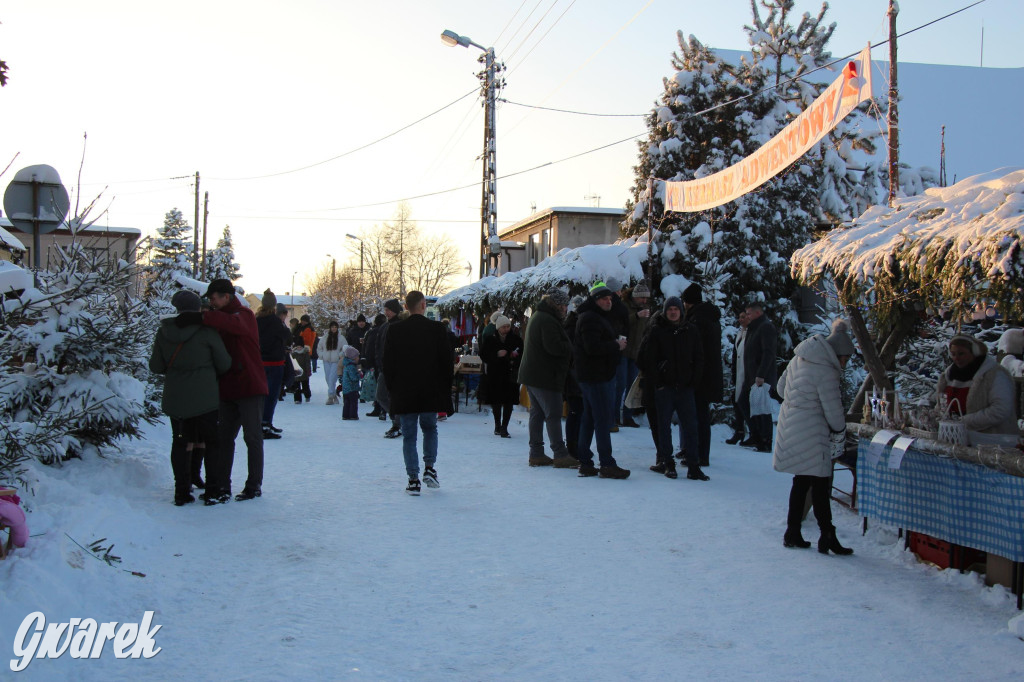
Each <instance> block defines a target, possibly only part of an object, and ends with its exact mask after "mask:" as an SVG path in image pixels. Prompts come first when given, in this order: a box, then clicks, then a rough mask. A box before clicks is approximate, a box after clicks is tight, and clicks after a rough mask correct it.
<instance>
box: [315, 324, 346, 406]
mask: <svg viewBox="0 0 1024 682" xmlns="http://www.w3.org/2000/svg"><path fill="white" fill-rule="evenodd" d="M341 338H342V336H341V335H340V334H339V333H338V323H337V322H335V321H334V320H331V323H330V325H329V326H328V329H327V338H326V339H324V342H323V345H321V347H320V359H321V360H323V361H324V379H325V380H326V381H327V404H328V405H337V404H338V396H337V395H336V394H335V392H334V387H335V385H337V383H338V360H340V359H341V353H342V351H343V350H344V346H345V344H344V343H342V342H341Z"/></svg>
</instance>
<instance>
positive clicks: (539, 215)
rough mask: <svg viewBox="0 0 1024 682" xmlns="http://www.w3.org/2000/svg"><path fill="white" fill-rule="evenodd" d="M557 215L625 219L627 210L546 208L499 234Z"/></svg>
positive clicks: (585, 207) (579, 207)
mask: <svg viewBox="0 0 1024 682" xmlns="http://www.w3.org/2000/svg"><path fill="white" fill-rule="evenodd" d="M556 213H558V214H563V215H564V214H577V215H580V214H590V215H606V216H614V217H620V218H621V217H625V215H626V210H625V209H622V208H595V207H593V206H552V207H550V208H545V209H542V210H540V211H537V212H536V213H534V214H533V215H531V216H530V217H528V218H524V219H523V220H520V221H519V222H517V223H513V224H511V225H509V226H508V227H506V228H504V229H502V230H500V231H499V234H509V233H510V232H513V231H515V230H518V229H520V228H522V227H525V226H527V225H531V224H533V223H536V222H539V221H541V220H544V219H546V218H547V217H548V216H551V215H554V214H556Z"/></svg>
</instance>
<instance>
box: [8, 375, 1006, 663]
mask: <svg viewBox="0 0 1024 682" xmlns="http://www.w3.org/2000/svg"><path fill="white" fill-rule="evenodd" d="M312 384H313V387H314V397H313V402H311V403H310V404H304V405H301V406H297V405H294V404H293V403H292V402H291V399H290V398H289V400H288V401H286V402H284V403H281V404H280V405H279V408H280V409H279V410H278V413H277V414H278V416H277V419H276V420H275V421H276V422H277V423H278V425H279V426H281V427H283V428H284V429H285V434H284V435H285V437H284V438H282V439H281V440H278V441H268V442H267V443H266V477H265V483H264V488H263V490H264V496H263V497H262V498H261V499H258V500H254V501H250V502H241V503H239V502H231V503H230V504H227V505H225V506H219V507H202V506H198V505H190V506H187V507H183V508H177V507H174V506H173V505H172V504H171V497H172V493H171V472H170V466H169V463H168V457H167V454H166V453H167V451H168V443H169V429H168V428H167V427H166V426H165V425H161V426H157V427H154V428H152V429H150V430H149V438H148V440H146V441H143V442H135V443H128V444H126V445H125V447H124V451H123V452H121V453H119V454H116V455H113V456H111V457H110V458H108V459H104V460H93V461H85V462H82V461H75V462H71V463H69V464H67V465H66V466H65V467H63V468H61V469H51V468H40V469H38V470H37V472H38V473H37V475H38V482H37V485H36V487H35V492H36V495H35V497H29V498H28V499H27V500H26V505H27V506H29V507H31V508H32V513H31V514H30V523H31V531H32V533H33V538H32V540H31V545H30V546H29V547H28V548H26V549H23V550H15V552H14V553H13V555H12V556H11V557H9V558H8V560H7V561H4V562H0V605H2V608H0V650H2V651H3V652H6V653H7V654H8V656H10V655H11V654H12V646H13V642H14V640H15V634H16V632H17V630H18V627H19V626H20V624H21V622H22V620H23V619H24V618H25V617H26V616H27V615H28V614H30V613H32V612H34V611H42V612H43V613H44V614H45V615H46V618H47V621H48V622H51V623H52V622H66V621H69V620H70V619H71V618H93V619H95V620H97V621H119V622H123V621H130V622H139V621H140V620H141V619H142V616H143V612H144V611H147V610H151V611H155V615H154V623H156V624H159V625H161V626H162V627H161V629H160V630H159V632H158V633H157V634H156V636H155V640H156V644H157V645H158V646H160V647H162V651H161V652H160V653H159V654H158V655H157V656H155V657H154V658H151V659H148V660H146V659H139V660H130V659H129V660H118V659H115V658H114V655H113V653H112V646H111V645H109V644H108V645H107V648H106V651H105V654H104V656H103V657H102V658H101V659H99V660H77V659H71V658H70V657H69V656H68V655H65V656H64V657H63V658H61V659H57V660H35V661H33V662H32V663H31V664H30V665H29V667H28V669H27V670H25V671H24V672H21V673H18V674H17V677H15V674H14V673H11V672H9V669H8V662H7V660H0V670H3V673H2V674H0V677H3V678H5V679H21V678H24V679H26V680H55V679H62V680H72V679H74V680H79V679H81V680H100V679H102V680H108V679H133V680H134V679H146V680H149V679H153V680H172V679H183V678H187V679H204V680H205V679H217V680H280V679H289V680H290V679H304V680H327V679H367V680H432V679H438V680H441V679H444V680H492V679H501V680H625V679H648V680H654V679H662V680H666V679H703V678H708V679H730V680H734V679H758V680H763V679H826V678H827V679H886V680H891V679H929V678H932V679H957V678H969V677H974V678H981V679H986V680H996V679H1015V680H1016V679H1021V676H1022V675H1024V642H1022V641H1021V640H1020V639H1018V638H1017V637H1016V636H1014V635H1013V634H1011V632H1010V631H1009V629H1008V627H1007V623H1008V621H1009V620H1010V619H1012V618H1014V617H1015V616H1017V612H1016V610H1015V600H1014V598H1013V597H1012V596H1011V595H1010V594H1009V592H1008V591H1007V590H1005V589H1003V588H1001V587H996V588H987V587H985V586H984V585H983V583H982V582H981V579H980V578H979V577H978V576H976V575H973V574H967V575H961V574H960V573H958V572H955V571H946V572H939V571H937V570H935V569H934V568H931V567H928V566H926V565H923V564H919V563H917V562H916V561H915V560H914V558H913V556H912V555H911V554H909V553H905V552H903V551H902V542H898V541H897V540H896V537H895V535H894V534H893V533H892V532H891V531H886V530H882V529H878V530H871V531H869V533H868V535H867V536H866V537H862V536H861V533H860V521H859V519H858V518H857V517H856V516H855V515H853V514H852V513H850V512H848V511H845V510H843V509H842V508H841V507H839V506H838V505H835V515H836V523H837V526H838V528H839V536H840V539H841V540H842V541H844V542H845V543H846V544H848V545H850V546H852V547H853V548H854V549H855V550H856V554H855V555H854V556H852V557H836V556H831V555H830V556H823V555H820V554H818V553H817V552H816V551H814V550H813V549H810V550H793V549H785V548H783V546H782V541H781V540H782V533H783V529H784V517H785V508H786V500H787V495H788V490H789V485H790V478H789V476H784V475H781V474H777V473H775V472H773V471H772V469H771V461H770V456H769V455H764V454H758V453H754V452H751V451H749V450H745V449H741V448H738V447H729V446H726V445H725V444H724V443H722V442H721V441H722V440H724V438H725V437H726V436H727V431H726V430H725V429H724V428H723V427H717V428H716V431H715V435H716V441H718V442H716V444H715V446H714V448H713V451H712V465H711V467H709V468H708V470H707V471H708V473H709V474H710V476H711V481H710V482H708V483H700V482H695V481H688V480H686V479H685V478H680V479H679V480H675V481H672V480H669V479H666V478H664V477H662V476H657V475H655V474H652V473H650V472H649V471H647V467H648V465H650V464H651V463H653V459H654V454H653V447H652V445H651V442H650V436H649V433H648V431H647V429H646V428H643V429H624V430H622V431H621V432H620V433H618V434H613V436H612V438H613V443H614V447H615V455H616V457H617V458H618V461H619V463H620V465H622V466H625V467H627V468H630V469H632V470H633V475H632V476H631V477H630V478H629V480H626V481H612V480H603V479H597V478H588V479H581V478H577V476H576V472H575V471H571V470H552V469H550V468H534V469H531V468H530V467H528V466H527V464H526V459H527V456H526V426H525V418H526V414H525V412H517V413H516V415H515V418H514V420H513V423H512V425H511V427H510V430H511V433H512V439H511V440H503V439H499V438H497V437H495V436H493V435H492V433H491V430H492V426H491V424H490V420H489V415H488V413H478V412H476V411H475V410H474V411H471V412H462V413H459V414H457V415H455V416H454V417H452V418H451V419H449V420H448V421H447V422H446V423H443V424H441V425H440V432H441V433H440V443H441V446H440V456H439V459H438V465H437V470H438V474H439V476H440V479H441V486H442V487H441V489H440V490H428V489H425V490H424V491H423V496H422V497H419V498H413V497H409V496H408V495H406V494H405V493H404V492H403V488H404V485H405V472H404V467H403V464H402V455H401V441H399V440H395V441H391V440H386V439H384V438H382V437H381V436H382V433H383V431H384V428H385V425H384V423H383V422H380V421H378V420H376V419H367V418H362V419H361V420H360V421H359V422H358V423H356V422H349V423H344V422H342V421H341V406H340V405H338V406H326V405H324V404H323V402H324V396H325V387H324V383H323V375H322V373H319V374H316V375H314V377H313V382H312ZM361 407H364V408H365V406H361ZM361 411H363V412H365V411H367V410H365V409H363V410H361ZM239 444H240V445H241V441H240V440H239ZM244 477H245V456H244V451H240V452H239V454H238V455H237V456H236V460H235V475H234V480H235V488H236V490H237V489H238V488H239V487H240V485H239V484H240V482H241V481H242V480H243V479H244ZM804 534H805V536H806V537H808V538H809V539H816V538H817V531H816V528H815V527H814V521H813V518H811V519H809V520H808V521H807V523H806V524H805V526H804ZM101 538H106V542H105V543H103V544H104V545H108V544H109V543H111V542H112V543H113V544H114V548H113V550H112V553H113V554H115V555H117V556H120V557H121V558H122V563H121V564H119V565H116V566H114V567H112V566H109V565H108V564H107V563H105V562H103V561H100V560H98V559H96V558H95V557H94V556H92V554H91V553H90V552H88V551H85V550H83V549H81V548H80V547H79V546H78V545H76V544H75V541H77V542H78V543H80V544H81V545H88V544H90V543H92V542H93V541H95V540H98V539H101ZM130 571H137V572H140V573H144V574H145V577H137V576H135V575H132V574H131V573H130ZM0 658H3V659H5V658H7V657H4V656H0Z"/></svg>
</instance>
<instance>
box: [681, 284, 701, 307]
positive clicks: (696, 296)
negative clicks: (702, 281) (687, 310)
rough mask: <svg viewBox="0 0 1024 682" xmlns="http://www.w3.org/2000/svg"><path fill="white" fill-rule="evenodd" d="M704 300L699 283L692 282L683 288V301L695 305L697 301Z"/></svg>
mask: <svg viewBox="0 0 1024 682" xmlns="http://www.w3.org/2000/svg"><path fill="white" fill-rule="evenodd" d="M703 302H704V290H703V289H701V288H700V285H699V284H697V283H696V282H694V283H693V284H691V285H690V286H688V287H686V288H685V289H683V303H689V304H691V305H697V304H698V303H703Z"/></svg>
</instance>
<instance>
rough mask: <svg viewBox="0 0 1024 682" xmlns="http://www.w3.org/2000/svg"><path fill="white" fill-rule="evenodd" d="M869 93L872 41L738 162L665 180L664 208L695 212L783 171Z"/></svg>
mask: <svg viewBox="0 0 1024 682" xmlns="http://www.w3.org/2000/svg"><path fill="white" fill-rule="evenodd" d="M870 98H871V47H870V46H868V47H865V48H864V49H863V50H862V51H861V53H860V54H859V55H858V56H857V58H856V59H854V60H852V61H850V62H848V63H847V64H846V66H845V67H843V73H842V74H841V75H840V76H839V78H837V79H836V80H835V81H833V82H832V84H831V85H829V86H828V88H826V89H825V91H824V92H823V93H821V95H819V96H818V98H817V99H816V100H814V102H812V103H811V106H809V107H808V108H807V109H805V110H804V111H803V112H802V113H801V114H800V115H799V116H797V117H796V118H795V119H794V120H793V121H792V122H791V123H790V124H789V125H788V126H786V127H785V128H784V129H783V130H782V131H781V132H780V133H779V134H778V135H776V136H775V137H773V138H772V139H771V140H769V141H768V142H766V143H765V144H764V145H762V146H761V148H760V149H758V150H757V151H756V152H754V153H753V154H751V155H750V156H748V157H746V158H745V159H743V160H742V161H740V162H739V163H737V164H735V165H732V166H729V167H728V168H726V169H724V170H721V171H719V172H717V173H714V174H712V175H709V176H707V177H704V178H700V179H698V180H686V181H683V182H666V183H665V211H666V212H668V211H675V212H677V213H695V212H697V211H704V210H707V209H709V208H714V207H715V206H721V205H722V204H725V203H728V202H730V201H733V200H734V199H736V198H738V197H741V196H743V195H744V194H746V193H748V192H751V191H753V190H755V189H757V188H758V187H760V186H761V185H763V184H764V183H766V182H768V181H769V180H771V179H772V178H773V177H775V176H776V175H778V174H779V173H780V172H782V171H783V170H784V169H785V168H786V167H787V166H789V165H790V164H791V163H793V162H794V161H796V160H797V159H798V158H800V157H801V156H803V155H804V153H806V152H807V150H808V149H810V148H811V147H813V146H814V145H815V144H817V143H818V142H819V141H820V140H821V139H822V138H823V137H825V136H826V135H828V133H829V132H830V131H831V130H832V129H833V128H835V127H836V125H838V123H839V121H841V120H843V118H844V117H845V116H846V115H847V114H849V113H850V112H851V111H853V110H854V109H855V108H856V107H857V105H858V104H860V103H861V102H863V101H864V100H867V99H870Z"/></svg>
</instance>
